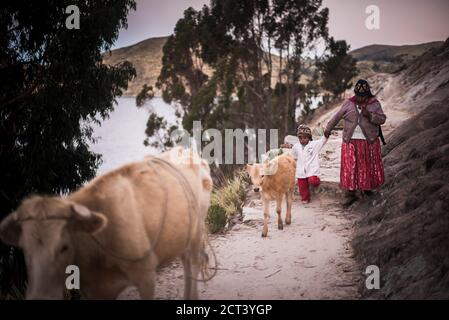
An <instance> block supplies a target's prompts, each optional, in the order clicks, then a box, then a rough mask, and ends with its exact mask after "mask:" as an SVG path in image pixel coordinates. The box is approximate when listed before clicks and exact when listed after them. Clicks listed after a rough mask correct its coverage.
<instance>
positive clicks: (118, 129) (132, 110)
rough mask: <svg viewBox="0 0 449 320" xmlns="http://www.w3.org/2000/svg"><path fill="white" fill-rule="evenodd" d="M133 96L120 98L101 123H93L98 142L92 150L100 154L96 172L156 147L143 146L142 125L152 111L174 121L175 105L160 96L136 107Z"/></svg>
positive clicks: (142, 155) (93, 145)
mask: <svg viewBox="0 0 449 320" xmlns="http://www.w3.org/2000/svg"><path fill="white" fill-rule="evenodd" d="M135 101H136V100H135V98H119V99H117V105H116V106H115V110H114V111H113V112H111V114H110V116H109V118H108V119H106V120H104V121H103V122H102V123H101V125H100V126H98V125H94V126H93V128H94V133H93V136H94V137H96V138H98V141H97V143H95V144H91V150H92V151H93V152H95V153H99V154H101V155H102V159H103V163H102V164H101V165H100V167H99V169H98V171H97V174H103V173H105V172H107V171H109V170H111V169H115V168H117V167H120V166H121V165H123V164H126V163H128V162H132V161H138V160H141V159H142V158H143V157H144V156H145V155H148V154H155V153H157V152H158V151H157V150H155V149H154V148H153V147H150V146H148V147H145V146H144V144H143V141H144V140H145V138H146V135H145V129H146V124H147V120H148V117H149V115H150V113H151V112H156V113H157V114H158V115H159V116H163V117H164V118H165V119H167V120H168V121H169V122H175V119H176V118H175V109H174V108H173V107H172V106H170V105H168V104H166V103H165V102H164V101H163V100H162V98H158V97H156V98H154V99H152V100H151V102H149V103H147V104H146V105H145V106H143V107H142V108H137V107H136V102H135Z"/></svg>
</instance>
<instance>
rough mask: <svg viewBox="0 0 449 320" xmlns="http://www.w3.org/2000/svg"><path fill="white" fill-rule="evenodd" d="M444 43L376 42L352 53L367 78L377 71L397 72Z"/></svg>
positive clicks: (363, 75)
mask: <svg viewBox="0 0 449 320" xmlns="http://www.w3.org/2000/svg"><path fill="white" fill-rule="evenodd" d="M442 44H443V42H442V41H435V42H428V43H423V44H417V45H403V46H389V45H379V44H374V45H369V46H366V47H363V48H360V49H356V50H353V51H351V52H350V54H351V55H352V56H353V57H354V58H355V59H357V60H358V63H357V66H358V68H359V70H360V72H361V76H362V77H364V78H367V77H369V76H370V75H372V74H374V73H376V72H386V73H393V72H397V71H399V70H400V69H403V68H405V65H407V63H409V62H411V61H412V60H414V59H416V58H417V57H419V56H421V55H422V54H423V53H425V52H426V51H427V50H429V49H432V48H436V47H439V46H441V45H442Z"/></svg>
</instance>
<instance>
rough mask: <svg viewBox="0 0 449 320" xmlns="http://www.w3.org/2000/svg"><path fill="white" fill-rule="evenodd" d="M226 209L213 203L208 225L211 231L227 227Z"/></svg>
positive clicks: (210, 208)
mask: <svg viewBox="0 0 449 320" xmlns="http://www.w3.org/2000/svg"><path fill="white" fill-rule="evenodd" d="M227 223H228V218H227V216H226V210H225V209H224V208H223V207H221V206H220V205H218V204H212V205H211V206H210V207H209V211H208V212H207V225H208V228H209V232H210V233H217V232H220V231H222V230H224V228H225V227H226V224H227Z"/></svg>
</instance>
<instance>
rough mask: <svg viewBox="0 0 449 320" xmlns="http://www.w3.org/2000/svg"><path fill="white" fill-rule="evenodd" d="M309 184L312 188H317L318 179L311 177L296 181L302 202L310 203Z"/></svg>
mask: <svg viewBox="0 0 449 320" xmlns="http://www.w3.org/2000/svg"><path fill="white" fill-rule="evenodd" d="M309 183H310V184H311V185H312V186H314V187H318V186H319V185H320V178H319V177H317V176H311V177H308V178H304V179H298V189H299V194H300V195H301V200H302V201H310V189H309Z"/></svg>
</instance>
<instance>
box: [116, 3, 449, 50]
mask: <svg viewBox="0 0 449 320" xmlns="http://www.w3.org/2000/svg"><path fill="white" fill-rule="evenodd" d="M236 1H238V0H236ZM207 3H209V0H137V10H136V11H132V12H130V14H129V16H128V29H127V30H122V31H121V32H120V36H119V39H118V41H117V43H116V45H115V47H116V48H119V47H123V46H128V45H131V44H135V43H137V42H139V41H142V40H145V39H148V38H151V37H159V36H167V35H169V34H171V33H172V32H173V29H174V26H175V24H176V22H177V21H178V19H179V18H181V17H182V14H183V11H184V10H185V9H186V8H188V7H193V8H195V9H200V8H201V7H202V6H203V5H204V4H207ZM369 5H376V6H377V7H378V8H379V10H380V29H379V30H369V29H368V28H366V26H365V21H366V19H367V17H368V14H367V13H365V9H366V8H367V6H369ZM323 6H325V7H328V8H329V11H330V12H329V32H330V34H331V35H332V36H333V37H334V38H336V39H344V40H346V41H347V42H348V43H349V44H350V45H351V49H357V48H360V47H363V46H366V45H369V44H391V45H402V44H416V43H423V42H430V41H441V40H445V39H446V38H448V37H449V0H426V1H423V0H323Z"/></svg>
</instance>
